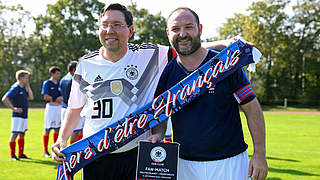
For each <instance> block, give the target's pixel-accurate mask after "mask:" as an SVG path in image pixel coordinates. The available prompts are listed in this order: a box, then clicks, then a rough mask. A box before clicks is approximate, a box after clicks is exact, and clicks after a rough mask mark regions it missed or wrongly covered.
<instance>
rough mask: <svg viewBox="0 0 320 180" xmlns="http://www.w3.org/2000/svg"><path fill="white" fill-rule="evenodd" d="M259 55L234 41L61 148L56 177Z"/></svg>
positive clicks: (64, 177)
mask: <svg viewBox="0 0 320 180" xmlns="http://www.w3.org/2000/svg"><path fill="white" fill-rule="evenodd" d="M253 57H258V58H253ZM260 57H261V53H260V52H259V51H258V50H257V49H255V48H253V47H251V46H248V45H246V44H244V43H243V42H242V41H241V40H238V41H236V42H234V43H233V44H231V45H230V46H228V47H227V48H225V49H224V50H223V51H221V52H220V53H219V54H218V55H216V56H215V57H213V58H212V59H210V60H209V61H208V62H207V63H206V64H204V65H203V66H201V67H200V68H199V69H197V70H196V71H194V72H193V73H191V74H190V75H189V76H188V77H186V78H185V79H183V80H182V81H180V82H179V83H177V84H176V85H175V86H173V87H172V88H170V89H169V90H167V91H166V92H165V93H163V94H161V95H160V96H158V97H157V98H155V99H154V100H153V101H151V102H149V103H148V104H146V105H145V106H143V107H142V108H140V109H138V110H137V111H135V112H133V113H132V114H130V115H129V116H126V117H124V118H122V119H120V120H119V121H117V122H115V123H113V124H112V125H110V126H107V127H105V128H104V129H101V130H100V131H99V132H97V133H95V134H93V135H91V136H89V137H87V138H84V139H82V140H81V141H78V142H76V143H74V144H72V145H70V146H68V147H66V148H65V149H63V150H62V151H61V152H62V153H64V154H65V155H66V158H65V161H64V162H63V164H62V165H61V164H59V167H58V173H57V180H71V179H73V175H74V174H75V173H76V172H77V171H78V170H80V169H81V168H83V167H84V166H86V165H87V164H88V163H90V162H92V161H93V160H95V159H97V158H99V157H102V156H104V155H106V154H108V153H111V152H113V151H115V150H117V149H119V148H120V147H122V146H124V145H125V144H127V143H128V142H130V141H132V140H133V139H135V138H136V137H138V136H140V135H141V134H143V133H144V132H146V131H148V130H149V129H150V128H152V127H154V126H156V125H157V124H159V123H160V122H162V121H164V120H166V119H167V118H168V117H169V116H171V115H172V114H173V113H175V112H177V111H178V110H180V109H181V108H182V107H184V106H185V105H186V104H188V103H189V102H191V101H192V100H193V99H195V98H196V97H197V96H199V94H200V88H201V87H203V86H205V87H206V88H207V89H208V88H210V87H213V86H214V85H215V84H217V83H218V82H219V81H221V80H223V79H224V78H226V77H228V76H229V75H230V74H232V73H233V72H235V71H236V70H237V69H239V68H241V67H243V66H245V65H248V64H250V63H257V62H258V61H259V59H260Z"/></svg>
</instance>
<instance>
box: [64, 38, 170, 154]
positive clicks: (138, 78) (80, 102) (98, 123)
mask: <svg viewBox="0 0 320 180" xmlns="http://www.w3.org/2000/svg"><path fill="white" fill-rule="evenodd" d="M167 54H168V47H166V46H161V45H156V44H143V45H129V47H128V51H127V53H126V55H125V56H124V57H123V58H121V59H120V60H119V61H117V62H115V63H113V62H110V61H107V60H105V59H104V58H103V57H102V56H101V49H100V51H95V52H92V53H89V54H87V55H86V56H84V57H83V58H81V59H80V61H79V63H78V67H77V70H76V72H75V75H74V79H73V82H72V88H71V93H70V98H69V102H68V105H69V107H70V108H80V107H82V106H84V108H83V110H82V112H81V116H85V117H86V121H85V125H84V128H83V130H84V137H88V136H90V135H92V134H94V133H95V132H97V131H99V130H101V129H102V128H104V127H106V126H108V125H110V124H112V123H114V122H116V121H118V120H120V119H121V118H123V117H124V116H126V115H129V114H130V113H132V112H133V111H135V110H137V109H138V108H140V107H142V106H143V105H145V104H146V103H148V102H150V101H151V100H152V99H153V96H154V92H155V89H156V87H157V84H158V81H159V78H160V75H161V73H162V71H163V69H164V67H165V66H166V64H167V62H168V58H167ZM149 135H150V132H147V133H145V134H143V135H141V136H140V137H138V138H137V139H135V140H134V141H132V142H130V143H129V144H127V145H125V146H124V147H122V148H120V149H119V150H117V151H116V152H123V151H127V150H130V149H132V148H133V147H136V146H137V145H136V143H135V142H136V141H138V140H141V139H146V138H147V137H148V136H149Z"/></svg>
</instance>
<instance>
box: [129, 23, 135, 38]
mask: <svg viewBox="0 0 320 180" xmlns="http://www.w3.org/2000/svg"><path fill="white" fill-rule="evenodd" d="M133 32H134V27H133V25H131V26H130V27H129V38H131V36H132V35H133Z"/></svg>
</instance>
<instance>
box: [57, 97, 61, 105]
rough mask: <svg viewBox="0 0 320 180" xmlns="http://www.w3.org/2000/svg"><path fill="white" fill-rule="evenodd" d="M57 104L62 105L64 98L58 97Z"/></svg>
mask: <svg viewBox="0 0 320 180" xmlns="http://www.w3.org/2000/svg"><path fill="white" fill-rule="evenodd" d="M56 102H57V103H58V104H61V102H62V96H59V97H57V99H56Z"/></svg>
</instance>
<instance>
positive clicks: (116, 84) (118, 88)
mask: <svg viewBox="0 0 320 180" xmlns="http://www.w3.org/2000/svg"><path fill="white" fill-rule="evenodd" d="M110 86H111V92H112V93H113V94H114V95H119V94H121V92H122V90H123V86H122V82H121V81H118V80H117V81H111V83H110Z"/></svg>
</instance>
